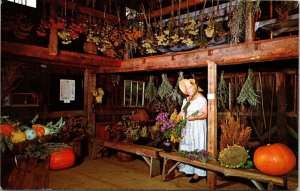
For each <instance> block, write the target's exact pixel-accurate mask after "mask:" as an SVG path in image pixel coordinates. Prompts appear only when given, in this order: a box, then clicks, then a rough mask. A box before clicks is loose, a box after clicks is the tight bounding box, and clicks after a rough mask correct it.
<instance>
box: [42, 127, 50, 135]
mask: <svg viewBox="0 0 300 191" xmlns="http://www.w3.org/2000/svg"><path fill="white" fill-rule="evenodd" d="M43 128H44V130H45V132H44V135H50V129H49V128H48V127H45V126H44V127H43Z"/></svg>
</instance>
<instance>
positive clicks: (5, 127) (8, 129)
mask: <svg viewBox="0 0 300 191" xmlns="http://www.w3.org/2000/svg"><path fill="white" fill-rule="evenodd" d="M14 131H15V129H14V128H13V126H12V125H11V124H9V123H5V124H2V125H0V133H1V134H3V135H11V133H12V132H14Z"/></svg>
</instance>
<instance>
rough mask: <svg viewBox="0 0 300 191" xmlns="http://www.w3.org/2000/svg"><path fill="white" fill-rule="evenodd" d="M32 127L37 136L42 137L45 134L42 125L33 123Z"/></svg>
mask: <svg viewBox="0 0 300 191" xmlns="http://www.w3.org/2000/svg"><path fill="white" fill-rule="evenodd" d="M32 129H33V130H34V131H35V133H36V135H37V137H42V136H43V135H44V134H45V129H44V125H41V124H34V125H32Z"/></svg>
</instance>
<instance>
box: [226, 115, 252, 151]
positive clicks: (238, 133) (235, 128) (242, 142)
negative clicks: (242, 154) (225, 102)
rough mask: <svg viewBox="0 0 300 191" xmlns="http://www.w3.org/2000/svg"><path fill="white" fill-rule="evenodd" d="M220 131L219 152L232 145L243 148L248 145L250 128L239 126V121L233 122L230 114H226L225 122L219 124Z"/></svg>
mask: <svg viewBox="0 0 300 191" xmlns="http://www.w3.org/2000/svg"><path fill="white" fill-rule="evenodd" d="M221 130H222V132H221V140H220V150H223V149H224V148H226V147H227V146H232V145H234V144H235V145H239V146H243V147H246V146H247V145H248V142H249V139H250V134H251V127H245V125H241V124H240V120H239V119H237V120H235V119H234V117H233V115H232V113H231V112H227V115H226V118H225V120H223V121H222V122H221Z"/></svg>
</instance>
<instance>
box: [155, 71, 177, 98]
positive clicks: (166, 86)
mask: <svg viewBox="0 0 300 191" xmlns="http://www.w3.org/2000/svg"><path fill="white" fill-rule="evenodd" d="M161 77H162V83H161V85H160V86H159V88H158V95H159V97H160V98H161V99H163V98H165V97H167V96H169V95H171V94H172V92H173V88H172V86H171V84H170V82H169V81H168V78H167V74H162V75H161Z"/></svg>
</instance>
